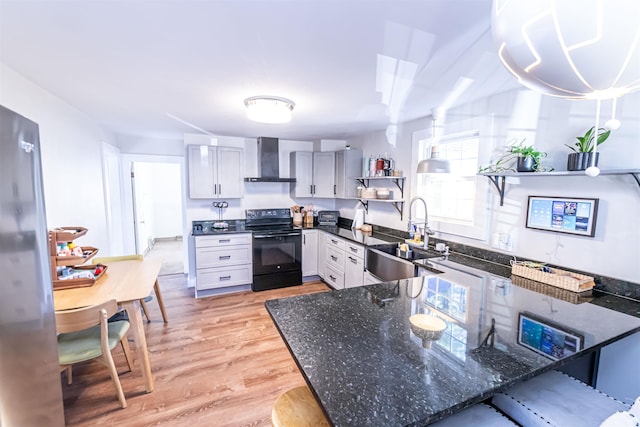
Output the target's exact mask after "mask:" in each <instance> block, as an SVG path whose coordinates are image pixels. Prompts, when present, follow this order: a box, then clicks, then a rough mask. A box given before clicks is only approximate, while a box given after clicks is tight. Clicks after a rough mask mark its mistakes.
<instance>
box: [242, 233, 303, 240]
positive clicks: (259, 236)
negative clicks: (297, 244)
mask: <svg viewBox="0 0 640 427" xmlns="http://www.w3.org/2000/svg"><path fill="white" fill-rule="evenodd" d="M287 236H301V234H300V233H285V234H266V235H264V234H254V235H253V238H254V239H268V238H269V237H287Z"/></svg>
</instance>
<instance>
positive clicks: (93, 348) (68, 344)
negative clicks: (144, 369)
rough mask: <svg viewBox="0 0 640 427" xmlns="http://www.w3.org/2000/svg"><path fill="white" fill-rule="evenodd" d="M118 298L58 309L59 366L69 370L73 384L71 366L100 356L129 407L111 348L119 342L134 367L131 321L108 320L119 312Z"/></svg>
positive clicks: (69, 376) (121, 399) (122, 401)
mask: <svg viewBox="0 0 640 427" xmlns="http://www.w3.org/2000/svg"><path fill="white" fill-rule="evenodd" d="M117 310H118V305H117V303H116V300H109V301H107V302H104V303H102V304H97V305H93V306H89V307H83V308H78V309H74V310H64V311H56V330H57V331H58V359H59V363H60V370H66V371H67V380H68V383H69V384H71V381H72V374H71V366H72V365H73V364H75V363H79V362H84V361H87V360H92V359H97V358H100V360H101V361H102V362H103V363H104V364H105V365H106V366H107V367H108V368H109V374H110V375H111V379H112V380H113V384H114V385H115V387H116V394H117V396H118V400H119V401H120V404H121V405H122V407H123V408H126V407H127V402H126V400H125V398H124V393H123V391H122V386H121V385H120V379H119V378H118V371H117V370H116V366H115V364H114V363H113V357H112V355H111V350H113V348H114V347H115V346H117V345H118V343H120V344H121V345H122V350H123V352H124V356H125V358H126V359H127V364H128V365H129V370H130V371H131V370H132V368H133V365H132V359H131V351H130V349H129V342H128V341H127V331H128V330H129V322H128V321H126V320H118V321H115V322H107V319H108V318H109V317H110V316H112V315H113V314H114V313H116V312H117Z"/></svg>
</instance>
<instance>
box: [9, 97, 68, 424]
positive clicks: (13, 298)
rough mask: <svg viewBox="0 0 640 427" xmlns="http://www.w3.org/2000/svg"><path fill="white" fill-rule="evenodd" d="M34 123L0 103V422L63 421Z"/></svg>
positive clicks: (38, 156)
mask: <svg viewBox="0 0 640 427" xmlns="http://www.w3.org/2000/svg"><path fill="white" fill-rule="evenodd" d="M46 224H47V223H46V217H45V209H44V197H43V191H42V174H41V166H40V138H39V131H38V125H37V124H36V123H34V122H32V121H31V120H28V119H27V118H25V117H22V116H21V115H19V114H17V113H15V112H13V111H11V110H9V109H7V108H5V107H2V106H0V426H2V427H30V426H64V410H63V407H62V387H61V381H60V372H59V367H58V366H59V365H58V350H57V340H56V328H55V318H54V311H53V289H52V285H51V271H50V269H49V253H48V249H47V225H46Z"/></svg>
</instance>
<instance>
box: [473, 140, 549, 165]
mask: <svg viewBox="0 0 640 427" xmlns="http://www.w3.org/2000/svg"><path fill="white" fill-rule="evenodd" d="M524 141H525V139H523V140H522V141H520V142H519V143H517V144H513V143H512V144H511V145H509V146H508V148H507V150H508V151H507V153H506V154H504V155H503V156H502V157H500V158H499V159H498V160H496V162H495V163H494V164H492V165H489V166H486V167H480V168H478V172H479V173H487V172H506V171H512V172H515V170H514V169H513V166H514V163H515V166H516V170H517V171H518V172H543V171H544V169H542V168H541V167H540V159H542V158H543V157H546V156H547V153H545V152H544V151H539V150H536V149H535V148H534V147H533V145H525V143H524ZM551 170H553V169H551Z"/></svg>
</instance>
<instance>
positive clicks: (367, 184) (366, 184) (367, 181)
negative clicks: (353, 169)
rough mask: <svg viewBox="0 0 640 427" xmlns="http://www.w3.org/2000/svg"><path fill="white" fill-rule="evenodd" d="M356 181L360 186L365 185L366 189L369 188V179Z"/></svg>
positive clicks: (357, 179)
mask: <svg viewBox="0 0 640 427" xmlns="http://www.w3.org/2000/svg"><path fill="white" fill-rule="evenodd" d="M356 181H358V182H359V183H360V184H362V185H364V186H365V187H366V188H369V180H368V179H364V178H356ZM365 181H366V183H365Z"/></svg>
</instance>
